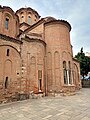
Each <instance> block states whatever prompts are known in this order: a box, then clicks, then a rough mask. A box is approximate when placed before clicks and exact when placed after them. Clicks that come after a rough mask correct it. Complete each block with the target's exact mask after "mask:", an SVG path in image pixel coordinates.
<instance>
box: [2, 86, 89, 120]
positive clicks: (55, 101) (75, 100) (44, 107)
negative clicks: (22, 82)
mask: <svg viewBox="0 0 90 120" xmlns="http://www.w3.org/2000/svg"><path fill="white" fill-rule="evenodd" d="M0 120H90V88H82V89H81V90H80V91H77V93H76V95H74V96H57V97H44V98H39V99H29V100H25V101H19V102H14V103H9V104H5V105H0Z"/></svg>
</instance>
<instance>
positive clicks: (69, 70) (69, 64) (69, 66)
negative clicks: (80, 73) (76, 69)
mask: <svg viewBox="0 0 90 120" xmlns="http://www.w3.org/2000/svg"><path fill="white" fill-rule="evenodd" d="M68 68H69V69H68V75H69V84H71V63H70V61H69V62H68Z"/></svg>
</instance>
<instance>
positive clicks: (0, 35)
mask: <svg viewBox="0 0 90 120" xmlns="http://www.w3.org/2000/svg"><path fill="white" fill-rule="evenodd" d="M0 39H3V40H6V41H10V42H14V43H18V44H22V43H23V42H22V41H20V40H18V39H15V38H13V37H10V36H6V35H3V34H0Z"/></svg>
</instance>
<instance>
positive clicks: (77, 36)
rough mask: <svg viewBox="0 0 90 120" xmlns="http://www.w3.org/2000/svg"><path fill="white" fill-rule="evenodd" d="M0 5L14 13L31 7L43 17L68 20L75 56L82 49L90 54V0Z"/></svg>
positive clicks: (11, 0)
mask: <svg viewBox="0 0 90 120" xmlns="http://www.w3.org/2000/svg"><path fill="white" fill-rule="evenodd" d="M0 5H2V6H9V7H11V8H12V9H13V10H14V11H16V10H17V9H19V8H21V7H31V8H33V9H35V10H36V11H37V12H38V13H39V14H40V16H41V17H46V16H52V17H55V18H57V19H64V20H67V21H68V22H69V23H70V24H71V26H72V30H71V44H72V45H73V53H74V55H75V54H77V52H79V51H80V49H81V47H83V49H84V52H90V0H0Z"/></svg>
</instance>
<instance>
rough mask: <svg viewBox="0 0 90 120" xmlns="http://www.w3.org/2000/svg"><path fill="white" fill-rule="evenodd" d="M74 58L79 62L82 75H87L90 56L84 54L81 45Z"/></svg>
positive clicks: (89, 67)
mask: <svg viewBox="0 0 90 120" xmlns="http://www.w3.org/2000/svg"><path fill="white" fill-rule="evenodd" d="M75 58H76V59H77V60H78V61H79V62H80V72H81V75H82V76H83V77H84V75H87V73H88V72H90V58H89V57H87V56H85V53H84V52H83V47H82V48H81V50H80V52H78V53H77V55H75Z"/></svg>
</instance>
